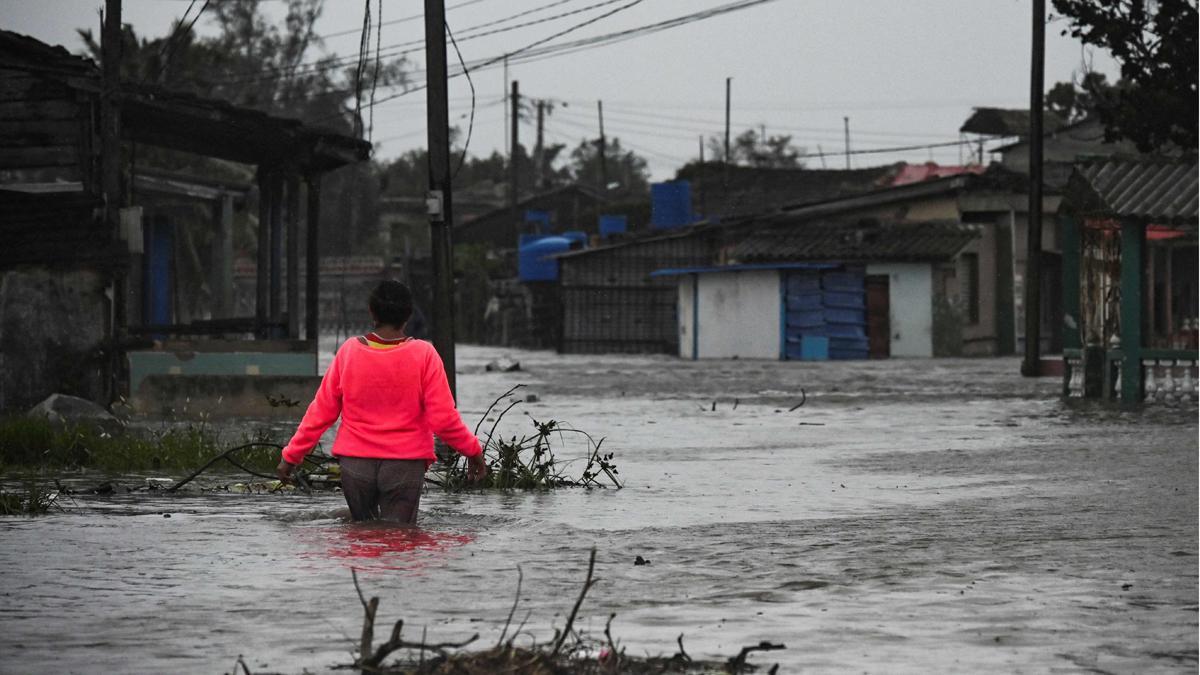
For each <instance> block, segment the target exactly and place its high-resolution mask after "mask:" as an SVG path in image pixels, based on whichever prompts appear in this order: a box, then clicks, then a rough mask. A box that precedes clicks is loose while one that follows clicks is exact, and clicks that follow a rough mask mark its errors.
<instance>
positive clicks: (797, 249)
mask: <svg viewBox="0 0 1200 675" xmlns="http://www.w3.org/2000/svg"><path fill="white" fill-rule="evenodd" d="M978 237H979V228H978V227H976V226H971V225H960V224H958V223H954V222H940V221H932V222H923V223H886V224H882V223H879V222H878V221H860V222H857V223H854V222H817V223H811V224H802V225H799V226H794V227H790V228H787V229H778V228H777V229H774V230H768V231H763V232H757V233H754V234H751V235H750V236H748V237H746V238H745V239H743V240H741V242H740V243H738V244H737V245H735V246H734V247H733V250H732V251H731V252H730V255H729V258H730V259H731V261H735V262H738V263H761V262H781V261H803V260H837V261H850V260H855V261H938V260H949V259H951V258H953V257H954V256H956V255H958V253H959V252H960V251H962V250H963V248H965V247H966V246H967V245H968V244H970V243H971V242H972V241H973V240H975V239H976V238H978Z"/></svg>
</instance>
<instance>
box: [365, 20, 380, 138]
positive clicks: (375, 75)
mask: <svg viewBox="0 0 1200 675" xmlns="http://www.w3.org/2000/svg"><path fill="white" fill-rule="evenodd" d="M370 2H371V0H367V3H368V4H369V3H370ZM378 14H379V16H377V17H376V18H375V72H374V73H373V74H372V75H371V104H370V105H369V106H368V107H369V108H370V110H371V113H370V115H371V123H370V126H368V131H367V142H368V143H370V142H371V139H372V138H373V137H374V135H375V88H376V87H378V86H379V60H380V59H379V45H380V43H381V42H382V41H383V0H379V11H378Z"/></svg>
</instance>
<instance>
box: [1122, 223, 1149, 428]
mask: <svg viewBox="0 0 1200 675" xmlns="http://www.w3.org/2000/svg"><path fill="white" fill-rule="evenodd" d="M1145 249H1146V224H1145V223H1140V222H1139V223H1132V222H1124V223H1121V353H1122V362H1121V403H1124V404H1131V403H1139V402H1141V400H1142V268H1143V263H1144V259H1145V256H1144V252H1145Z"/></svg>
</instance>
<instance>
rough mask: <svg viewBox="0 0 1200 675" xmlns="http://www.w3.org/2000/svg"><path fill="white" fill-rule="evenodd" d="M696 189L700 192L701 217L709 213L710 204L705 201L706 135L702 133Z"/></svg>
mask: <svg viewBox="0 0 1200 675" xmlns="http://www.w3.org/2000/svg"><path fill="white" fill-rule="evenodd" d="M696 191H697V192H699V193H700V195H699V197H700V218H704V216H705V215H706V214H707V213H708V204H706V203H705V202H704V135H703V134H701V135H700V172H699V175H698V176H697V177H696Z"/></svg>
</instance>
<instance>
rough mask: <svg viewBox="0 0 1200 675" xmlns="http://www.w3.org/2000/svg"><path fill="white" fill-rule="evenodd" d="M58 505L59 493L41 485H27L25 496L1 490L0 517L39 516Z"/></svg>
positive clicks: (29, 483) (31, 482) (32, 483)
mask: <svg viewBox="0 0 1200 675" xmlns="http://www.w3.org/2000/svg"><path fill="white" fill-rule="evenodd" d="M57 505H58V493H57V492H56V491H52V490H48V489H46V487H45V486H44V485H42V484H41V483H38V482H35V481H30V482H27V483H26V484H25V491H24V494H21V493H18V492H9V491H7V490H5V489H3V488H0V516H37V515H42V514H44V513H49V511H50V509H51V508H54V507H55V506H57Z"/></svg>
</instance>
